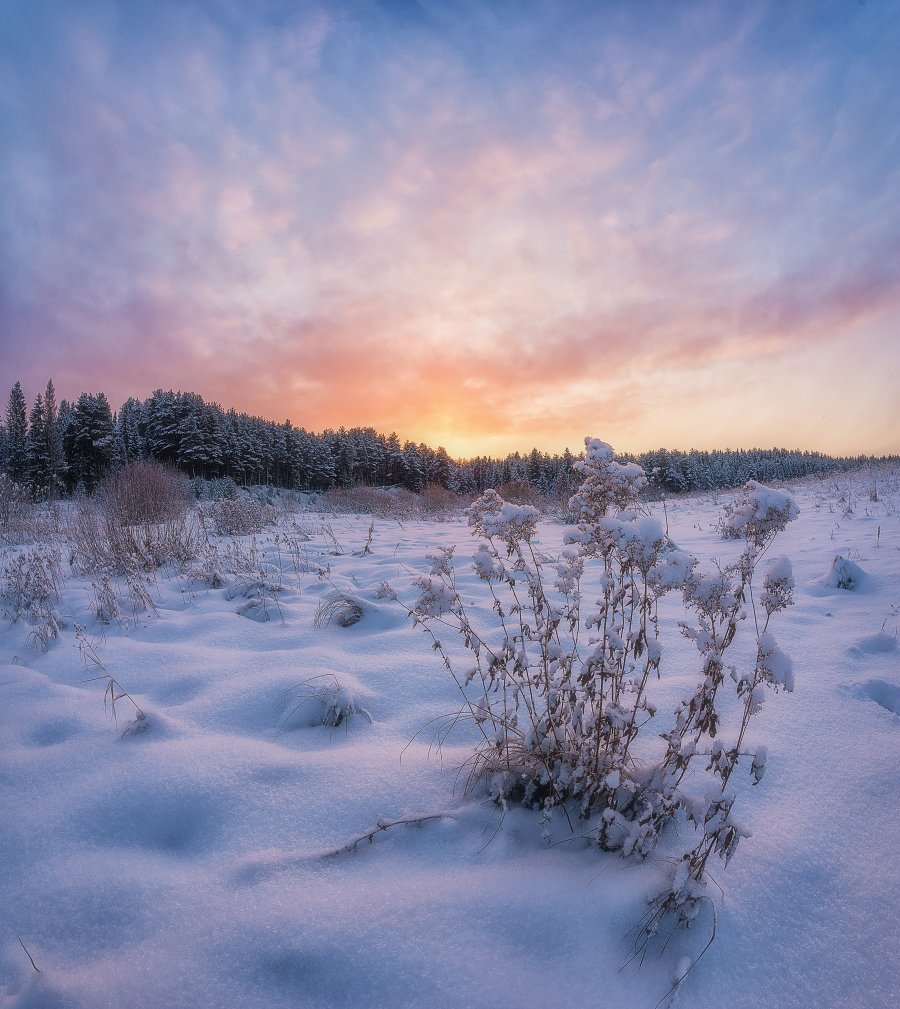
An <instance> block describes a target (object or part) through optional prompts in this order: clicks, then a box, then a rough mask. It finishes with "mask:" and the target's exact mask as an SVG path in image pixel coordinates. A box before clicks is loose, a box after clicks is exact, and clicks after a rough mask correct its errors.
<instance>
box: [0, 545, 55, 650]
mask: <svg viewBox="0 0 900 1009" xmlns="http://www.w3.org/2000/svg"><path fill="white" fill-rule="evenodd" d="M62 580H63V576H62V555H61V554H60V552H59V550H58V549H57V548H55V547H42V548H39V549H37V550H31V551H27V552H25V553H21V554H19V555H18V556H17V557H14V558H11V559H10V560H8V561H7V562H6V563H4V565H3V569H2V582H0V608H2V611H3V613H4V615H5V616H6V617H7V618H8V619H9V620H10V621H11V622H12V623H16V622H17V621H19V620H25V621H27V622H28V623H29V624H30V625H31V628H32V629H31V631H30V633H29V635H28V643H29V645H30V646H31V647H32V648H34V649H35V651H38V652H41V653H43V652H46V651H47V649H48V648H49V647H50V641H51V640H52V639H53V638H57V637H59V630H60V627H61V626H63V624H62V621H61V619H60V616H59V613H58V612H57V609H56V604H57V603H58V602H59V599H60V591H61V588H62Z"/></svg>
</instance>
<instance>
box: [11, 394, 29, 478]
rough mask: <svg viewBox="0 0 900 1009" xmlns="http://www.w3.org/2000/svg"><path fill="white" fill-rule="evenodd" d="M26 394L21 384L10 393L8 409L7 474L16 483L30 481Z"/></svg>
mask: <svg viewBox="0 0 900 1009" xmlns="http://www.w3.org/2000/svg"><path fill="white" fill-rule="evenodd" d="M26 410H27V406H26V404H25V393H24V392H22V385H21V383H20V382H16V384H15V385H14V386H13V387H12V389H11V390H10V393H9V404H8V405H7V407H6V472H7V473H8V474H9V477H10V479H12V480H15V482H16V483H19V484H24V483H25V481H26V480H27V479H28V442H27V437H28V420H27V417H26Z"/></svg>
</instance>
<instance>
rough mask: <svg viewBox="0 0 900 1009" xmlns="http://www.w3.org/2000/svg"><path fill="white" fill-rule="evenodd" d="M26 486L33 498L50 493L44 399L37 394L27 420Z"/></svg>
mask: <svg viewBox="0 0 900 1009" xmlns="http://www.w3.org/2000/svg"><path fill="white" fill-rule="evenodd" d="M26 444H27V447H28V485H29V487H30V488H31V493H32V495H33V496H34V497H35V498H44V497H46V496H47V495H48V494H49V492H50V454H49V451H48V445H47V410H46V406H45V404H44V397H43V396H42V395H41V394H40V393H38V394H37V396H35V398H34V406H33V407H32V408H31V414H30V415H29V418H28V437H27V438H26Z"/></svg>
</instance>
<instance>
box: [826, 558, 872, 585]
mask: <svg viewBox="0 0 900 1009" xmlns="http://www.w3.org/2000/svg"><path fill="white" fill-rule="evenodd" d="M868 577H869V576H868V575H867V574H866V572H865V571H863V569H862V568H861V567H860V566H859V565H858V564H854V563H853V561H850V560H847V558H846V557H841V555H840V554H838V555H837V556H836V557H835V558H834V561H833V562H832V564H831V570H830V571H829V572H828V574H827V575H826V576H825V577H824V578H823V579H822V582H821V584H822V585H823V586H824V587H825V588H828V589H844V590H845V591H847V592H855V591H856V590H857V589H859V588H860V587H861V586H862V585H864V584H865V582H866V580H867V579H868Z"/></svg>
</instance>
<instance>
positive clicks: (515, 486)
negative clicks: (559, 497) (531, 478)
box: [496, 480, 541, 508]
mask: <svg viewBox="0 0 900 1009" xmlns="http://www.w3.org/2000/svg"><path fill="white" fill-rule="evenodd" d="M496 490H497V493H498V494H499V495H500V497H502V498H503V500H504V501H510V502H511V503H512V504H521V505H533V506H534V507H535V508H537V507H538V506H539V505H540V503H541V495H540V494H539V493H538V491H537V489H536V488H535V487H533V486H532V485H531V484H530V483H528V482H527V481H526V480H513V481H511V482H510V483H504V484H501V485H500V486H499V487H497V489H496Z"/></svg>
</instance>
